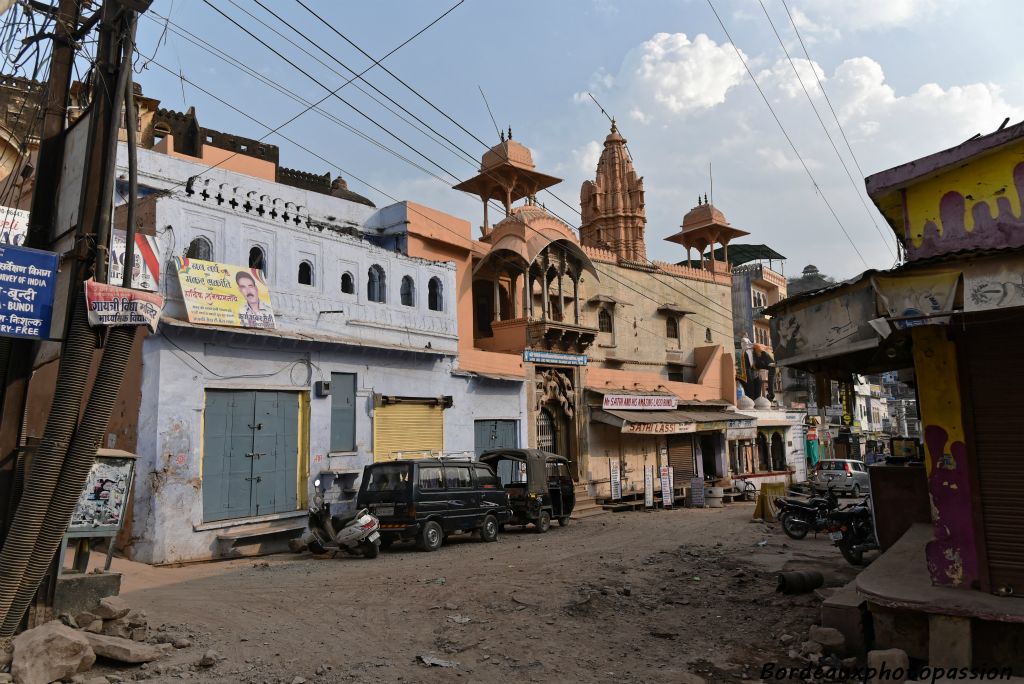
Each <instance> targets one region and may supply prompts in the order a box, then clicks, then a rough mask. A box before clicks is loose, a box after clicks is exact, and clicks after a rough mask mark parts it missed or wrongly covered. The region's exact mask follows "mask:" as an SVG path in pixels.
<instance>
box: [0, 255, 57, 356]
mask: <svg viewBox="0 0 1024 684" xmlns="http://www.w3.org/2000/svg"><path fill="white" fill-rule="evenodd" d="M56 283H57V255H56V254H54V253H53V252H43V251H40V250H38V249H29V248H28V247H14V246H8V245H0V337H26V338H29V339H34V340H45V339H49V337H50V319H51V318H52V317H53V294H54V288H55V286H56Z"/></svg>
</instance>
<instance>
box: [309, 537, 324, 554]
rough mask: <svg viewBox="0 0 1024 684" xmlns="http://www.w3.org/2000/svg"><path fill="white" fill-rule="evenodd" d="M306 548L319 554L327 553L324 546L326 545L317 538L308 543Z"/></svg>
mask: <svg viewBox="0 0 1024 684" xmlns="http://www.w3.org/2000/svg"><path fill="white" fill-rule="evenodd" d="M306 548H307V549H309V552H310V553H312V554H314V555H317V556H319V555H321V554H324V553H327V549H325V548H324V545H323V544H321V543H320V542H318V541H315V540H314V541H311V542H309V543H308V544H306Z"/></svg>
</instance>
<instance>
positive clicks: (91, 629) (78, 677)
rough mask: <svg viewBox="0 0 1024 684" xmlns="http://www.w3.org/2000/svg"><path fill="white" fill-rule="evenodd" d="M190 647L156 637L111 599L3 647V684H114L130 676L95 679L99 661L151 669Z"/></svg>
mask: <svg viewBox="0 0 1024 684" xmlns="http://www.w3.org/2000/svg"><path fill="white" fill-rule="evenodd" d="M161 627H162V626H161ZM185 641H186V642H187V640H185ZM190 645H191V643H190V642H188V643H185V642H181V643H180V645H179V637H177V636H176V635H173V634H169V633H167V632H166V631H161V632H158V633H155V634H151V633H150V628H149V624H148V622H147V619H146V614H145V613H143V612H141V611H133V610H132V609H131V608H130V606H128V604H127V603H126V602H125V601H124V600H123V599H121V598H120V597H117V596H110V597H107V598H104V599H102V600H101V601H100V602H99V605H97V606H96V607H95V608H93V609H92V610H90V611H87V612H82V613H79V614H77V615H61V616H60V618H59V619H57V620H52V621H50V622H47V623H45V624H43V625H40V626H38V627H35V628H33V629H29V630H26V631H24V632H22V633H21V634H19V635H18V636H16V637H15V638H14V639H13V640H12V642H11V644H10V646H9V647H8V648H6V649H2V648H0V684H3V683H4V682H14V684H50V682H57V681H72V682H76V684H110V683H111V682H119V681H123V679H125V677H123V676H121V675H107V676H100V675H97V674H95V673H93V676H90V674H89V673H90V671H91V670H92V669H93V667H94V666H95V665H96V664H97V659H106V660H107V661H109V662H112V663H117V664H122V665H139V666H141V667H142V668H147V664H148V663H151V662H153V661H156V660H159V659H160V658H161V657H163V656H164V655H165V654H166V653H168V652H170V651H171V650H173V649H174V648H175V647H178V648H183V647H186V646H190ZM101 662H102V661H101Z"/></svg>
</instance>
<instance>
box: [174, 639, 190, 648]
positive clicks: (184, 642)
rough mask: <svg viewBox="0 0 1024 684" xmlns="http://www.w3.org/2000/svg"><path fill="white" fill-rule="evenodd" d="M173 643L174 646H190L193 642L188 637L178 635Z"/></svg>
mask: <svg viewBox="0 0 1024 684" xmlns="http://www.w3.org/2000/svg"><path fill="white" fill-rule="evenodd" d="M172 645H173V646H174V648H188V647H189V646H191V645H192V642H191V641H189V640H188V639H186V638H185V637H178V638H177V639H175V640H174V642H173V644H172Z"/></svg>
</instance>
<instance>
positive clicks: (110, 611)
mask: <svg viewBox="0 0 1024 684" xmlns="http://www.w3.org/2000/svg"><path fill="white" fill-rule="evenodd" d="M129 611H131V608H129V607H128V603H127V602H125V600H124V599H123V598H121V597H120V596H107V597H105V598H101V599H100V605H99V606H97V607H96V608H95V609H94V610H92V611H91V612H92V613H93V614H95V615H96V617H98V618H101V619H103V620H116V619H117V618H122V617H124V616H125V615H127V614H128V613H129Z"/></svg>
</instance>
